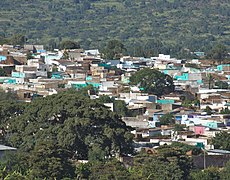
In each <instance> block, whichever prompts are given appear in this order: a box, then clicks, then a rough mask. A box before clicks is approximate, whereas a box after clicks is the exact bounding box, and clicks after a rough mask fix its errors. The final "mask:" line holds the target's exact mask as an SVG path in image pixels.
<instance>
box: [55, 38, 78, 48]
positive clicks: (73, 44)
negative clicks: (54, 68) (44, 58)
mask: <svg viewBox="0 0 230 180" xmlns="http://www.w3.org/2000/svg"><path fill="white" fill-rule="evenodd" d="M80 47H81V46H80V44H79V43H78V42H76V41H72V40H66V41H62V42H61V43H60V45H59V48H60V49H79V48H80Z"/></svg>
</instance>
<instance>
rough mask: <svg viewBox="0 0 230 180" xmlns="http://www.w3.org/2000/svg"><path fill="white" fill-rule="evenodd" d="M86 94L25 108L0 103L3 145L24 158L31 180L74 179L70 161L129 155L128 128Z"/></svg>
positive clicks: (50, 99) (37, 102) (74, 93)
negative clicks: (38, 179)
mask: <svg viewBox="0 0 230 180" xmlns="http://www.w3.org/2000/svg"><path fill="white" fill-rule="evenodd" d="M85 94H86V93H84V90H83V91H80V92H77V91H75V90H69V91H66V92H62V93H59V94H58V95H53V96H48V97H46V98H38V99H36V100H34V101H33V102H32V103H30V104H29V105H27V104H24V103H22V105H21V104H20V103H17V102H14V103H13V102H12V103H11V102H10V101H9V102H7V103H5V101H1V102H2V103H4V104H1V106H0V109H1V111H0V116H1V117H2V119H1V129H2V130H4V134H3V135H2V136H3V137H2V140H4V142H5V144H6V143H7V144H8V145H10V146H13V147H16V148H18V151H19V153H20V152H23V153H24V154H23V157H20V158H19V159H21V158H23V159H27V160H28V162H27V161H26V165H25V167H27V168H29V169H30V170H31V172H30V175H32V176H33V177H38V178H44V177H56V178H58V179H60V178H62V177H73V174H74V170H73V167H72V163H71V162H70V160H77V159H89V160H91V161H94V160H95V161H97V160H100V161H104V160H106V159H109V158H111V157H113V156H116V155H118V154H129V153H132V152H133V149H132V135H131V134H130V129H129V127H127V126H126V125H125V123H124V122H122V120H121V119H120V117H119V116H118V115H117V114H115V113H113V112H112V111H110V110H109V109H108V108H106V107H105V106H104V105H103V104H101V103H99V102H97V101H93V100H90V99H89V97H88V96H86V95H85ZM12 164H13V162H12ZM20 169H23V167H20Z"/></svg>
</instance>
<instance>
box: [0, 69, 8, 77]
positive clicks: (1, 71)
mask: <svg viewBox="0 0 230 180" xmlns="http://www.w3.org/2000/svg"><path fill="white" fill-rule="evenodd" d="M0 76H7V73H6V71H5V70H4V69H3V68H0Z"/></svg>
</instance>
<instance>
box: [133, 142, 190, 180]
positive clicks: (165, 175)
mask: <svg viewBox="0 0 230 180" xmlns="http://www.w3.org/2000/svg"><path fill="white" fill-rule="evenodd" d="M133 164H134V165H133V167H131V169H130V171H131V179H165V180H170V179H178V180H179V179H187V178H188V176H189V173H190V170H191V168H192V162H191V159H190V158H189V157H187V156H186V155H184V154H183V153H182V152H181V150H180V149H179V148H174V147H171V146H162V147H160V148H157V149H156V153H155V154H152V155H151V154H150V155H147V154H145V153H140V154H138V155H137V156H136V157H135V158H134V163H133Z"/></svg>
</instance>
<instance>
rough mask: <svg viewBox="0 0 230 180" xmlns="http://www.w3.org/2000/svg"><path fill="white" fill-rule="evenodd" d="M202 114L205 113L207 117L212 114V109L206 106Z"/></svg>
mask: <svg viewBox="0 0 230 180" xmlns="http://www.w3.org/2000/svg"><path fill="white" fill-rule="evenodd" d="M204 112H206V113H207V115H211V114H212V109H211V108H210V107H209V106H206V108H205V109H204Z"/></svg>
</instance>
